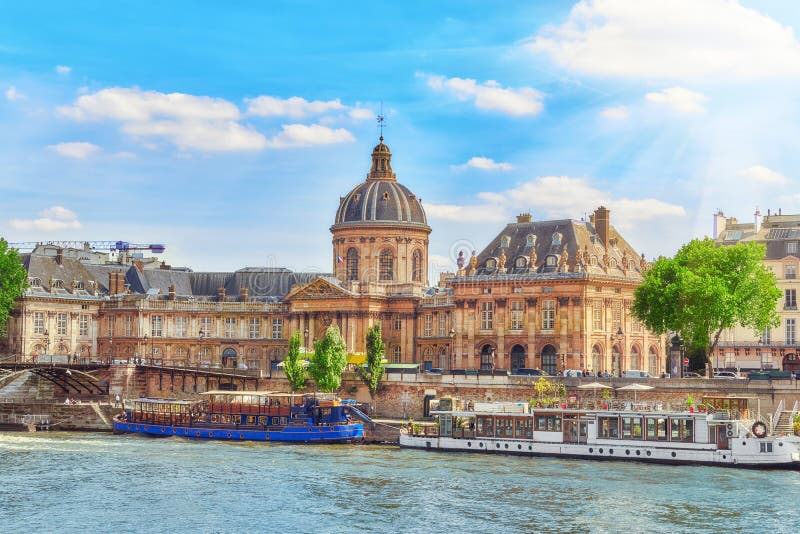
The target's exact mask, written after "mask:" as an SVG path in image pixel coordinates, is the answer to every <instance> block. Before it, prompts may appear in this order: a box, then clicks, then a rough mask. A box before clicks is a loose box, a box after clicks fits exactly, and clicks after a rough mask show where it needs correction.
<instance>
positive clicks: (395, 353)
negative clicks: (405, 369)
mask: <svg viewBox="0 0 800 534" xmlns="http://www.w3.org/2000/svg"><path fill="white" fill-rule="evenodd" d="M392 363H400V346H399V345H395V347H394V348H393V349H392Z"/></svg>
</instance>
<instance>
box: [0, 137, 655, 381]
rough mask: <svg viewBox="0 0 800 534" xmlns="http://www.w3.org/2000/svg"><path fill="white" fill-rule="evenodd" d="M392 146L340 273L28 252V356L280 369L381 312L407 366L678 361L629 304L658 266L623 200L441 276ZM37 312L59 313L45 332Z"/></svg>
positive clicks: (337, 260)
mask: <svg viewBox="0 0 800 534" xmlns="http://www.w3.org/2000/svg"><path fill="white" fill-rule="evenodd" d="M391 157H392V154H391V151H390V150H389V147H388V146H387V145H385V144H384V143H383V138H381V140H380V143H379V144H378V145H377V146H375V148H374V149H373V152H372V164H371V168H370V171H369V173H368V174H367V177H366V180H365V181H363V182H361V183H360V184H358V185H356V187H354V188H353V189H352V190H351V191H350V192H349V193H348V194H347V195H345V196H343V197H341V198H340V201H339V207H338V209H337V210H336V214H335V217H334V223H333V225H332V226H331V228H330V231H331V233H332V252H333V257H332V260H333V269H332V273H331V274H329V275H325V274H318V273H295V272H291V271H289V270H286V269H267V268H264V269H261V268H249V269H242V270H239V271H236V272H233V273H203V272H191V271H188V270H186V269H174V268H170V267H168V266H166V265H159V264H158V263H153V262H143V261H138V262H136V261H134V262H133V263H131V264H126V265H122V264H120V262H114V261H112V260H111V259H108V258H102V261H100V260H98V259H97V258H93V257H81V256H80V254H79V253H78V254H73V253H70V254H64V253H63V251H61V252H60V253H59V252H58V251H55V254H56V256H54V255H53V254H50V253H47V254H39V253H37V252H34V253H32V254H29V255H26V267H28V270H29V276H30V279H31V281H32V287H31V289H29V290H28V291H27V292H26V293H25V295H24V296H23V297H22V299H21V300H20V301H19V303H18V305H17V307H16V310H15V313H14V316H13V318H12V321H11V325H10V333H11V338H10V340H11V347H12V351H13V352H15V353H17V354H19V355H20V356H21V357H23V358H32V357H33V355H34V354H37V355H38V354H41V353H42V352H43V351H44V350H45V349H46V350H47V352H48V354H51V353H53V352H56V353H59V354H61V353H70V352H74V351H76V350H79V356H80V357H81V358H82V359H87V358H88V359H103V360H105V359H118V360H131V359H134V358H144V359H155V360H160V361H164V362H168V363H172V364H176V365H181V366H191V367H227V368H230V367H240V368H241V367H247V368H248V369H267V368H268V367H270V366H271V365H274V363H276V362H278V361H280V360H282V359H283V357H284V355H285V353H286V349H287V347H288V339H289V337H290V335H291V334H292V332H294V331H299V332H301V335H302V340H303V346H304V348H305V349H306V350H308V351H312V350H313V346H314V343H315V341H316V340H317V339H319V338H320V337H321V336H322V335H323V333H324V331H325V329H326V328H327V327H328V326H330V325H336V326H338V327H339V328H340V330H341V332H342V335H343V337H344V339H345V342H346V344H347V349H348V351H349V352H351V353H363V352H364V351H365V336H366V331H367V329H368V328H369V327H371V326H372V325H373V324H375V322H377V321H381V323H382V326H383V335H384V342H385V343H386V353H387V359H388V360H389V361H390V362H391V363H419V364H422V365H423V366H424V367H426V368H442V369H471V370H473V369H474V370H477V369H484V370H493V371H497V370H500V369H505V370H512V371H514V370H517V369H519V368H542V369H544V370H546V371H548V372H550V373H560V372H561V371H562V370H564V369H590V370H593V371H596V372H599V371H606V372H610V373H613V374H620V373H621V372H622V371H623V370H625V369H630V368H634V369H644V370H648V371H650V372H651V373H652V374H654V375H658V374H660V373H661V372H662V370H663V368H664V359H663V353H664V349H663V345H664V340H663V339H661V338H660V337H658V336H654V335H652V334H651V333H649V332H647V331H646V330H645V329H643V328H642V326H641V325H640V324H638V323H637V322H636V321H633V320H632V319H631V317H630V315H629V306H630V304H631V302H632V299H633V290H634V289H635V287H636V285H637V284H638V283H639V281H640V280H641V273H642V270H643V269H645V268H646V262H645V261H644V260H643V257H642V256H640V255H639V254H637V253H636V252H635V251H634V250H633V248H632V247H631V246H630V245H629V244H628V243H627V242H626V241H625V240H624V239H623V238H622V236H621V235H620V234H619V233H618V232H617V231H616V230H615V229H614V227H613V226H612V225H611V215H610V211H609V210H607V209H606V208H604V207H600V208H598V209H597V210H596V211H595V212H594V214H592V216H591V217H590V218H589V220H588V221H583V220H581V221H577V220H571V219H570V220H552V221H534V220H533V218H532V217H531V216H530V215H528V214H523V215H521V216H520V217H518V219H517V221H516V222H514V223H511V224H509V225H507V226H506V227H505V228H504V229H503V230H502V231H501V232H500V234H498V235H497V237H496V238H495V239H493V240H492V241H491V242H490V243H489V244H488V245H487V246H486V248H485V249H484V250H483V251H481V252H480V253H479V254H478V253H477V251H466V252H467V253H468V254H469V253H471V254H472V257H471V258H470V261H469V263H468V264H467V262H466V261H465V258H464V259H462V260H460V261H459V262H458V263H459V264H458V267H459V269H458V271H457V272H456V273H455V275H453V276H452V277H449V278H446V279H445V280H443V281H442V282H441V283H440V284H439V285H438V286H436V287H430V285H429V283H428V257H429V256H428V236H429V234H430V232H431V228H430V227H429V226H428V224H427V220H426V217H425V211H424V209H423V207H422V204H421V201H420V200H419V198H417V197H416V196H415V195H414V194H413V193H412V192H411V191H410V190H409V189H408V188H406V187H405V186H403V185H402V184H400V183H398V181H397V177H396V175H395V173H394V171H393V170H392V162H391ZM59 262H60V263H59ZM57 280H58V281H59V282H57ZM34 282H36V283H34ZM62 309H63V310H65V311H64V312H62V311H61V310H62ZM37 313H45V317H46V323H45V326H44V328H42V327H41V325H40V322H39V321H38V320H37V321H34V318H35V317H39V316H38V315H36V314H37ZM61 313H67V315H68V317H69V318H70V320H71V321H73V323H70V325H68V326H67V327H66V332H67V334H64V335H63V336H64V340H65V341H64V344H63V346H62V345H61V334H58V335H55V336H54V334H53V332H56V331H59V332H61V331H64V329H63V328H61V326H60V323H58V324H56V323H57V322H58V320H59V317H61V316H60V315H59V314H61ZM83 316H88V317H89V325H90V327H89V334H88V335H83V333H82V332H84V330H82V326H81V325H82V324H84V323H85V321H86V320H85V319H83V318H82V317H83ZM45 332H47V334H48V336H49V338H50V339H49V346H47V343H45V341H47V340H45V339H44V337H46V336H45ZM56 337H57V338H58V340H59V345H58V347H57V349H56V350H53V343H54V340H55V338H56Z"/></svg>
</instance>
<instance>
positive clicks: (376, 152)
mask: <svg viewBox="0 0 800 534" xmlns="http://www.w3.org/2000/svg"><path fill="white" fill-rule="evenodd" d="M373 180H391V181H397V177H396V176H395V174H394V173H393V172H392V152H391V151H390V150H389V147H388V146H386V145H384V144H383V135H381V137H380V143H378V144H377V145H375V148H373V149H372V168H371V169H370V171H369V174H368V175H367V181H373Z"/></svg>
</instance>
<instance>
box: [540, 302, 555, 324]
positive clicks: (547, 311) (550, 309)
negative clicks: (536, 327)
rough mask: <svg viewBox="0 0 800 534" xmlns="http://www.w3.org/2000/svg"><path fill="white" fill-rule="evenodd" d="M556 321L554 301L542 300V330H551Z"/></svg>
mask: <svg viewBox="0 0 800 534" xmlns="http://www.w3.org/2000/svg"><path fill="white" fill-rule="evenodd" d="M555 321H556V301H554V300H545V301H544V302H542V330H552V329H553V328H555Z"/></svg>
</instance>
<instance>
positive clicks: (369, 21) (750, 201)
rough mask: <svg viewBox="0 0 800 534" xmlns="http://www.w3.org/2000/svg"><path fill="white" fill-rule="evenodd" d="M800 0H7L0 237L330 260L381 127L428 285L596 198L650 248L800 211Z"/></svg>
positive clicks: (295, 264)
mask: <svg viewBox="0 0 800 534" xmlns="http://www.w3.org/2000/svg"><path fill="white" fill-rule="evenodd" d="M793 4H794V2H793V0H786V1H778V0H764V1H758V2H756V1H745V0H741V1H739V2H737V1H734V0H647V1H644V0H583V1H580V2H577V3H575V2H567V1H549V2H548V1H542V2H530V1H521V2H513V1H508V2H502V3H496V2H477V1H469V0H458V1H453V2H448V1H442V2H436V3H431V2H425V1H419V2H416V1H406V2H377V1H373V2H322V1H319V2H311V1H305V2H304V1H293V2H280V1H272V2H268V3H266V2H245V1H242V2H226V3H219V2H182V1H177V0H174V1H171V2H162V3H158V4H155V3H153V4H148V3H141V2H125V1H120V2H82V1H75V2H38V1H35V0H31V1H29V2H13V1H10V0H0V236H2V237H5V238H6V239H7V240H8V241H11V242H23V241H51V240H99V241H117V240H124V241H129V242H134V243H144V244H149V243H163V244H164V245H165V246H166V253H165V254H164V255H163V257H164V259H165V261H167V262H168V263H170V264H172V265H177V266H188V267H190V268H192V269H194V270H197V271H217V270H226V271H230V270H236V269H239V268H243V267H246V266H281V267H289V268H292V269H295V270H302V271H321V272H330V270H331V269H332V263H333V258H332V247H331V234H330V231H329V228H330V225H331V224H332V222H333V219H334V215H335V212H336V209H337V207H338V203H339V197H340V196H344V195H345V194H346V193H347V192H348V191H349V190H350V189H352V188H353V187H355V186H356V185H357V184H358V183H359V182H361V181H363V180H364V179H365V176H366V173H367V172H368V170H369V166H370V153H371V151H372V148H373V146H374V145H375V144H376V143H377V142H378V136H379V135H380V131H379V129H378V126H377V121H376V116H377V115H378V114H379V113H382V114H383V115H384V116H385V118H386V122H385V128H384V130H383V135H384V136H385V140H386V141H385V142H386V144H388V145H389V147H390V148H391V150H392V154H393V158H392V166H393V169H394V171H395V173H396V174H397V177H398V180H399V181H400V182H401V183H403V184H404V185H406V186H407V187H409V188H410V189H411V190H412V191H413V192H414V193H415V194H416V195H417V196H418V197H420V198H421V199H422V203H423V207H424V208H425V210H426V213H427V216H428V223H429V225H430V226H431V228H432V229H433V232H432V234H431V238H430V247H429V254H430V260H431V276H432V278H431V279H432V280H435V279H436V273H437V272H438V271H442V270H452V269H453V262H454V259H455V256H456V254H457V252H458V250H460V249H467V250H470V249H476V250H477V251H479V252H480V250H482V249H483V248H484V247H485V246H486V244H487V243H488V242H489V241H490V240H491V238H492V237H493V236H495V235H497V234H498V233H499V232H500V231H501V230H502V228H503V227H504V226H505V225H506V224H507V223H510V222H513V221H514V220H515V216H516V215H517V214H518V213H522V212H530V213H532V215H533V218H534V220H545V219H554V218H558V219H562V218H572V219H578V220H579V219H581V218H582V217H585V216H586V215H587V214H588V213H591V212H592V211H594V209H596V208H597V207H598V206H600V205H605V206H607V207H609V208H610V210H611V222H612V224H613V225H614V226H615V227H616V228H617V229H618V230H619V231H620V233H621V234H622V235H623V236H624V237H625V238H626V239H627V240H628V241H629V242H630V243H631V244H632V245H633V247H634V248H635V249H636V250H637V251H639V252H641V253H644V254H645V256H646V257H647V258H648V259H651V258H655V257H657V256H659V255H665V256H671V255H673V254H674V253H675V251H676V250H677V249H678V248H679V247H680V246H681V245H682V244H683V243H686V242H688V241H689V240H691V239H693V238H695V237H703V236H705V235H709V234H711V232H712V215H713V213H715V212H716V211H717V210H722V211H723V212H724V213H725V214H726V215H727V216H734V217H737V218H738V219H739V221H740V222H751V221H752V220H753V214H754V212H755V211H756V210H757V209H758V210H760V211H761V213H762V214H766V213H767V210H772V211H777V210H778V209H782V210H783V213H798V212H800V210H798V207H797V204H798V201H800V194H799V193H798V188H797V183H798V182H797V180H798V177H800V151H798V150H797V147H796V145H797V139H799V138H800V135H798V134H800V120H799V119H800V99H798V98H797V95H798V94H800V92H799V91H798V90H799V89H800V38H798V36H797V35H796V33H797V28H800V10H798V9H796V6H795V5H793Z"/></svg>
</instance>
